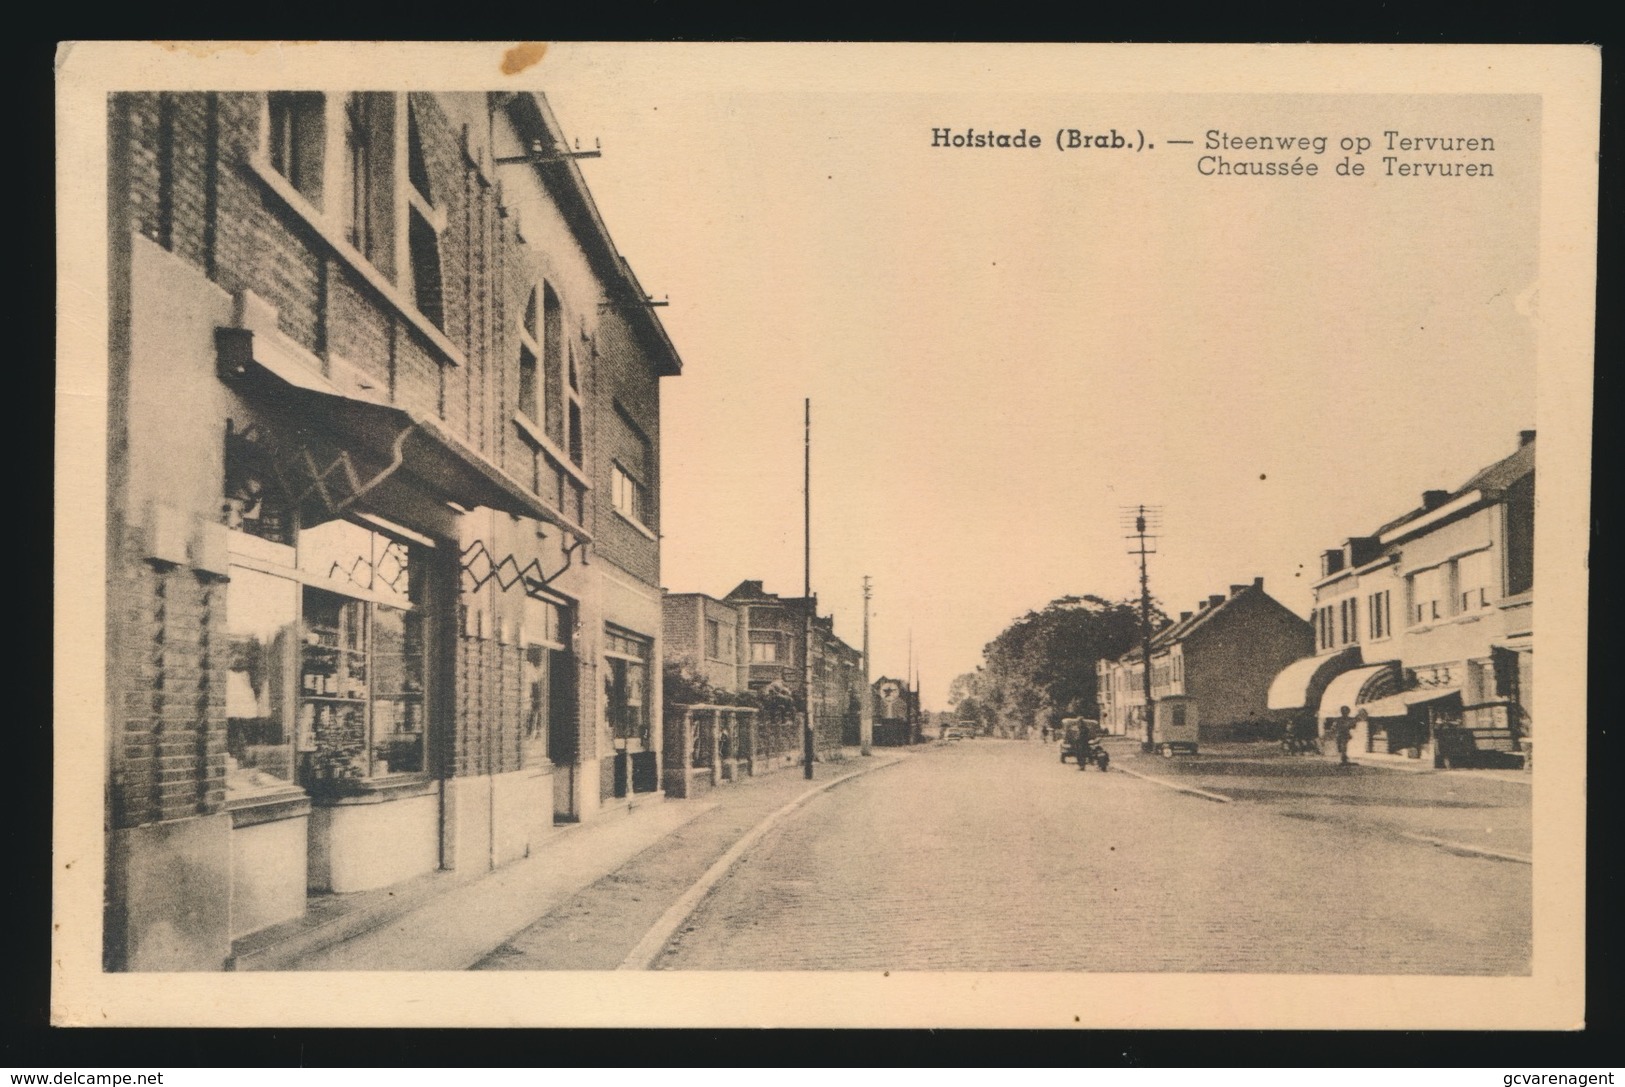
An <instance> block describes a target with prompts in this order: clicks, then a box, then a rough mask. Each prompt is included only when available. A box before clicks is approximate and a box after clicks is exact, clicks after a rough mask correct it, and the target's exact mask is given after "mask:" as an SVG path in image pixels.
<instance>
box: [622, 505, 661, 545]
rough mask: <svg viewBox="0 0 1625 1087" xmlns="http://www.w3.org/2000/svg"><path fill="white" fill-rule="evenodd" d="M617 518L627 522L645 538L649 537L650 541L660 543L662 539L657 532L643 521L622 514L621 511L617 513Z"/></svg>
mask: <svg viewBox="0 0 1625 1087" xmlns="http://www.w3.org/2000/svg"><path fill="white" fill-rule="evenodd" d="M615 516H617V517H619V518H620V519H621V520H623V521H625V522H626V523H627V524H629V525H631V526H632V527H633V528H635V529H637V530H638V531H639V532H641V533H643V534H644V535H645V536H647V537H649V539H651V540H655V541H657V542H658V541H659V539H660V537H659V536H658V535H656V533H655V530H654V529H652V528H650V527H649V526H648V525H646V524H644V523H643V522H642V521H639V520H638V519H637V518H635V517H628V516H627V515H626V514H624V513H622V512H621V511H620V510H616V511H615Z"/></svg>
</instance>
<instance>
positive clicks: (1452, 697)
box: [52, 42, 1600, 1030]
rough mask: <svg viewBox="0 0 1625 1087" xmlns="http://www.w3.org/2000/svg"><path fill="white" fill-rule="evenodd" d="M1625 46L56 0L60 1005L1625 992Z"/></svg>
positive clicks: (1474, 1026)
mask: <svg viewBox="0 0 1625 1087" xmlns="http://www.w3.org/2000/svg"><path fill="white" fill-rule="evenodd" d="M1599 71H1600V60H1599V54H1598V52H1597V51H1596V50H1595V49H1592V48H1589V47H1580V46H1573V47H1569V46H1538V47H1490V46H1314V45H1296V46H1239V45H1237V46H1091V45H1055V44H1051V45H974V44H954V45H934V44H889V45H888V44H829V43H825V44H813V43H803V44H773V45H769V44H670V43H667V44H658V43H622V44H594V43H572V42H558V43H547V42H504V43H460V44H412V43H297V44H294V43H276V42H251V43H242V42H236V43H230V42H213V43H202V42H139V43H136V42H130V43H113V42H79V43H69V44H64V45H63V46H62V47H61V49H60V53H59V58H58V119H59V130H58V131H59V152H58V158H57V165H58V185H59V188H58V197H59V203H58V206H59V208H60V209H61V210H62V212H63V214H62V215H61V216H60V218H59V221H60V224H61V226H60V250H59V261H60V268H61V277H60V285H61V286H60V311H59V312H60V325H59V327H60V333H61V340H60V342H61V346H60V355H59V359H58V365H59V374H60V387H59V398H58V424H59V426H58V434H59V446H58V461H57V465H58V481H59V492H58V493H59V494H60V495H61V496H62V497H63V501H61V502H60V503H59V504H58V521H57V526H56V539H57V555H58V562H59V564H60V567H59V574H60V575H61V576H58V578H57V581H56V584H57V586H58V588H57V602H58V605H59V607H58V619H57V628H56V663H57V668H56V677H57V678H56V719H55V728H56V750H57V752H58V755H57V758H58V761H57V765H56V768H55V789H56V798H57V805H58V807H57V811H56V812H55V826H56V838H55V858H56V862H57V864H56V868H55V871H54V877H53V879H54V899H53V901H54V918H55V926H54V932H53V935H52V941H53V948H54V952H53V962H54V975H53V981H52V1000H53V1019H54V1021H55V1022H57V1023H59V1024H65V1025H75V1024H79V1025H87V1024H96V1025H192V1026H205V1025H207V1026H360V1025H368V1026H371V1025H385V1026H464V1025H467V1026H664V1027H687V1026H700V1027H731V1026H840V1027H867V1026H899V1027H996V1026H1018V1027H1057V1028H1064V1027H1072V1028H1234V1029H1260V1028H1387V1029H1408V1030H1415V1029H1435V1030H1438V1029H1450V1030H1459V1029H1467V1030H1491V1029H1548V1030H1565V1029H1577V1028H1579V1027H1581V1026H1583V1024H1584V1014H1585V1012H1584V1006H1583V999H1582V996H1583V986H1584V968H1585V946H1584V928H1583V901H1584V895H1583V892H1584V886H1585V856H1584V849H1583V843H1584V839H1585V835H1584V812H1585V803H1586V787H1587V782H1586V780H1585V759H1584V753H1585V745H1586V736H1587V731H1588V717H1587V706H1586V702H1585V678H1586V670H1587V643H1586V601H1587V592H1588V564H1587V538H1588V527H1587V526H1588V516H1589V509H1588V495H1589V490H1590V459H1591V434H1590V418H1591V389H1592V364H1593V359H1592V334H1593V324H1594V316H1595V314H1594V305H1595V279H1594V270H1595V247H1596V214H1595V209H1596V206H1597V160H1596V155H1597V149H1598V108H1599V78H1600V77H1599ZM1537 450H1539V458H1540V465H1541V468H1540V475H1539V480H1540V483H1539V487H1538V489H1537V487H1536V478H1537V477H1536V458H1537ZM69 571H71V572H72V576H67V572H69ZM86 571H90V572H92V576H89V577H87V576H85V572H86ZM98 573H99V574H100V575H102V576H96V575H97V574H98ZM1537 593H1538V595H1539V601H1540V604H1539V608H1538V610H1537V608H1536V606H1535V604H1536V596H1537ZM1537 615H1538V623H1539V634H1538V643H1539V646H1540V649H1539V654H1538V659H1537V654H1536V644H1537V634H1536V629H1537V628H1536V622H1537ZM1537 678H1538V683H1537ZM1537 690H1538V691H1539V695H1538V697H1537V695H1536V691H1537ZM313 974H315V975H318V976H314V977H313V976H311V975H313ZM313 982H314V983H315V984H312V983H313Z"/></svg>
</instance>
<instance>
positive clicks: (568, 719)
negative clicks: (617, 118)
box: [103, 91, 912, 970]
mask: <svg viewBox="0 0 1625 1087" xmlns="http://www.w3.org/2000/svg"><path fill="white" fill-rule="evenodd" d="M571 146H572V144H570V143H569V142H567V141H566V138H565V134H564V132H563V130H562V128H561V126H560V124H559V121H558V119H557V118H556V117H555V116H554V114H553V112H552V109H551V108H550V106H549V104H548V101H547V99H546V98H545V96H543V95H540V94H534V93H507V92H501V93H489V94H481V93H415V92H414V93H409V94H407V93H384V92H377V93H374V92H365V93H328V92H318V91H272V92H230V93H205V92H199V93H156V92H155V93H136V94H117V95H113V96H111V97H110V98H109V100H108V195H109V200H108V236H109V257H110V260H109V284H108V290H109V300H110V306H109V312H110V321H109V329H108V332H109V357H108V367H109V389H108V394H109V395H108V403H109V421H108V439H109V440H108V463H107V468H108V484H109V486H108V503H107V555H108V559H107V568H106V572H105V573H106V587H107V629H106V649H107V667H106V679H107V688H106V703H105V721H106V778H105V790H106V792H105V796H106V807H105V812H106V816H105V832H106V841H107V849H106V853H105V857H106V861H105V863H106V870H105V879H106V894H105V898H104V941H103V959H104V966H105V968H107V969H110V970H218V969H222V968H231V967H241V966H243V965H244V964H245V962H246V963H248V964H249V965H252V963H253V962H254V961H256V960H255V958H254V957H255V956H256V955H260V956H263V955H265V954H266V953H267V952H266V948H268V947H274V946H275V945H276V941H278V940H280V939H283V938H284V934H286V933H287V932H288V931H290V930H291V929H297V928H299V927H300V926H302V925H305V924H307V923H308V921H309V919H310V918H312V917H316V916H318V915H319V914H320V910H319V909H313V907H316V906H317V905H318V899H320V900H322V901H333V900H334V899H333V896H342V895H346V894H350V893H353V892H367V891H373V890H377V889H380V888H385V887H390V886H393V885H395V884H398V883H401V882H403V881H407V880H412V879H416V878H418V877H422V876H424V875H426V874H428V873H432V872H437V871H456V872H459V873H462V874H465V875H466V874H469V873H479V872H482V871H487V870H491V869H495V868H497V867H500V866H502V865H504V864H507V863H510V862H512V861H516V860H519V859H521V858H523V857H526V856H529V855H530V854H531V853H533V852H534V851H535V850H536V849H538V848H539V847H540V846H541V845H542V844H543V843H544V842H545V841H546V839H547V838H548V837H549V836H550V835H552V834H554V833H556V828H557V827H558V826H560V825H561V824H568V823H573V822H578V821H583V820H591V819H594V818H596V817H598V816H600V815H601V814H604V813H606V812H609V811H613V810H624V809H626V808H628V807H632V806H635V805H637V804H638V803H640V802H642V801H644V800H647V799H654V798H656V797H659V796H660V795H661V794H662V793H663V792H667V791H675V792H676V793H677V795H688V794H687V793H686V792H684V791H683V788H682V786H683V784H685V783H686V781H687V779H688V778H689V777H690V776H691V775H690V771H692V770H694V768H695V763H696V762H697V761H698V759H699V758H701V757H702V756H703V757H704V758H706V759H707V760H708V763H709V767H710V768H712V769H714V768H716V767H719V766H722V765H724V764H725V765H727V766H728V767H730V768H733V769H735V770H738V769H740V768H741V767H742V768H743V769H744V770H745V771H747V772H755V771H756V770H759V769H766V768H769V767H771V766H785V765H795V764H798V763H799V762H800V761H801V760H802V758H803V749H802V746H801V743H800V736H801V729H802V725H801V720H802V718H801V712H802V710H803V709H805V710H806V711H808V712H810V713H811V715H812V722H813V726H814V729H813V731H814V734H815V737H816V744H815V752H814V757H815V758H817V757H823V755H827V754H828V753H830V752H831V751H833V750H834V749H836V748H838V747H839V746H840V745H841V743H842V742H843V740H846V739H850V740H851V742H856V721H857V717H858V708H859V707H860V705H861V701H860V700H861V698H862V692H863V681H862V677H863V675H864V670H863V667H862V659H861V654H859V653H858V652H857V651H856V650H854V649H852V648H851V647H850V646H848V645H846V644H845V643H844V642H843V641H842V640H841V639H840V638H838V637H836V635H835V632H834V626H833V623H832V621H831V619H830V618H829V617H828V616H820V615H818V614H817V599H816V597H807V598H795V597H779V596H776V595H774V594H771V593H767V592H765V591H764V590H763V587H762V583H761V582H753V581H746V582H743V583H741V584H740V585H739V586H738V587H737V588H736V589H734V590H733V591H732V592H731V593H729V594H728V595H727V596H726V597H724V598H722V599H720V600H715V599H711V598H704V597H699V596H695V595H693V594H678V595H668V594H666V593H665V592H664V591H663V590H662V588H661V568H660V556H661V523H662V502H661V473H660V445H661V413H660V403H661V383H662V382H663V381H664V380H666V379H668V378H673V377H677V376H679V375H680V374H681V372H682V361H681V359H680V358H679V356H678V353H677V351H676V349H675V347H674V346H673V344H672V341H671V340H670V338H669V337H668V335H667V333H666V331H665V329H664V328H663V327H662V325H661V323H660V321H659V320H658V318H657V316H656V311H655V309H654V308H653V306H652V304H651V301H650V296H649V295H648V294H647V293H646V292H645V290H644V288H643V286H642V284H641V283H640V282H639V280H638V279H637V277H636V275H635V274H634V273H633V271H632V269H631V267H630V266H629V265H628V264H627V262H626V260H625V259H624V258H623V257H622V256H621V254H620V252H619V250H618V249H617V248H616V246H615V243H614V241H613V239H612V238H611V236H610V234H609V231H608V229H607V227H606V225H605V223H604V221H603V219H602V217H601V215H600V213H599V210H598V207H597V205H596V204H595V202H594V200H593V197H592V194H591V193H590V192H589V190H588V187H587V185H586V182H585V180H584V178H583V176H582V173H581V171H580V168H579V165H578V162H577V159H578V158H579V157H582V153H580V152H576V151H572V150H570V148H571ZM595 153H596V152H593V153H589V154H595ZM809 628H810V631H811V637H808V636H807V635H806V633H805V631H806V630H807V629H809ZM669 649H675V653H669ZM809 652H810V655H811V669H810V674H811V689H810V690H808V689H807V688H808V685H807V681H806V678H805V677H806V675H807V674H808V673H807V671H806V666H807V664H808V659H807V655H808V653H809ZM668 656H670V658H671V659H672V660H674V661H675V660H683V661H689V662H691V663H692V665H693V666H694V667H695V668H697V669H698V670H699V672H700V673H701V674H703V675H704V676H705V677H707V680H708V682H709V683H710V685H711V686H712V687H713V688H714V689H715V690H719V691H726V692H733V693H734V694H735V695H738V696H740V697H736V698H732V699H730V702H731V703H732V705H731V713H730V715H729V716H728V717H727V718H726V719H724V718H722V717H719V716H717V715H712V716H711V717H710V718H708V719H707V721H708V722H709V732H708V733H706V732H705V730H703V729H695V728H693V727H691V726H692V725H693V721H692V720H687V719H683V718H682V717H681V715H679V721H678V723H679V724H680V726H681V727H682V729H683V731H682V733H681V735H679V736H676V737H673V736H671V735H668V733H667V729H668V726H669V723H670V722H669V720H668V715H667V714H666V713H665V712H663V708H664V707H665V705H666V703H667V702H668V701H669V700H668V699H667V698H666V697H665V692H664V689H663V685H664V675H665V672H666V670H665V669H664V668H663V667H662V664H663V662H664V661H665V660H667V659H668ZM888 683H891V684H892V685H891V686H887V684H888ZM895 686H896V684H895V682H894V681H885V680H882V681H879V682H877V684H876V688H877V691H881V690H883V691H884V692H889V693H890V694H891V695H892V697H891V698H890V699H889V700H884V699H882V701H885V707H884V712H885V713H886V714H890V713H893V712H894V711H895V707H896V705H897V704H898V701H897V698H896V697H895V693H896V692H895V691H894V690H893V687H895ZM747 692H749V693H750V697H744V695H745V693H747ZM874 697H876V698H877V699H881V695H880V694H878V693H877V694H876V695H874ZM910 697H912V693H910ZM744 703H750V705H746V704H744ZM785 704H788V705H789V707H790V712H789V713H788V715H786V714H782V713H775V712H769V711H776V710H779V709H782V708H783V707H784V705H785ZM758 717H762V718H764V719H765V720H764V721H763V722H762V723H761V724H760V725H758V724H757V721H756V719H757V718H758ZM910 719H912V717H911V718H910ZM719 724H720V725H721V726H722V727H718V726H719ZM730 727H731V728H732V732H729V731H728V728H730ZM702 733H704V734H703V735H702ZM707 740H708V742H702V741H707ZM707 749H708V750H707ZM674 785H675V786H676V788H675V789H673V788H672V787H673V786H674Z"/></svg>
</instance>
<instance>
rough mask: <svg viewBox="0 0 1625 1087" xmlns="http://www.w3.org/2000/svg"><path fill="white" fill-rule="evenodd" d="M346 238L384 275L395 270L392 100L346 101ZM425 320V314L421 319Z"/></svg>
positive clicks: (374, 96) (375, 96)
mask: <svg viewBox="0 0 1625 1087" xmlns="http://www.w3.org/2000/svg"><path fill="white" fill-rule="evenodd" d="M344 151H345V166H346V169H345V172H344V178H343V180H344V183H345V186H346V188H347V189H348V192H347V193H346V196H347V198H348V199H346V200H345V202H344V205H343V213H344V224H343V225H344V237H345V240H346V241H348V242H349V243H350V244H351V245H352V246H353V247H354V248H355V250H356V252H358V253H360V254H361V255H362V256H364V257H366V258H367V260H368V261H370V262H371V263H372V265H373V267H375V268H377V269H378V270H379V271H381V272H383V273H384V274H385V275H393V274H394V271H395V252H394V250H395V216H394V207H395V199H394V198H395V161H394V160H395V96H394V95H392V94H385V93H377V92H369V93H365V94H352V95H349V96H348V97H346V99H345V101H344ZM425 316H427V315H425Z"/></svg>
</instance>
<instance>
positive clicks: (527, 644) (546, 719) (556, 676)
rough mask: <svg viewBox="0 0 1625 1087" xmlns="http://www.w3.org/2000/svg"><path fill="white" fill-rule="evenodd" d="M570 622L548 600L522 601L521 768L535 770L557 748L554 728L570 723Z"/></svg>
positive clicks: (559, 606) (563, 612)
mask: <svg viewBox="0 0 1625 1087" xmlns="http://www.w3.org/2000/svg"><path fill="white" fill-rule="evenodd" d="M570 634H571V622H570V618H569V611H568V609H567V608H565V607H563V606H562V605H559V604H555V603H553V602H552V601H550V600H538V599H536V598H534V597H526V598H525V602H524V625H523V627H522V628H521V639H520V640H521V641H522V642H523V644H524V663H523V668H522V673H523V683H524V722H523V728H522V730H521V736H522V745H523V752H522V753H523V759H524V765H525V766H527V767H529V766H537V765H540V764H541V763H542V762H543V760H544V759H546V758H548V757H551V756H553V755H554V754H555V753H556V752H557V750H558V748H559V737H556V736H555V735H554V732H555V729H557V730H566V729H568V727H569V725H570V724H571V721H570V701H569V698H570V694H571V688H570V684H571V680H572V676H571V672H572V669H571V667H570V662H571V656H570Z"/></svg>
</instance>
